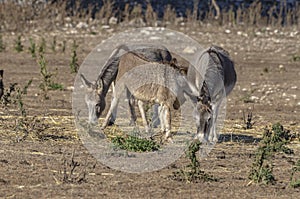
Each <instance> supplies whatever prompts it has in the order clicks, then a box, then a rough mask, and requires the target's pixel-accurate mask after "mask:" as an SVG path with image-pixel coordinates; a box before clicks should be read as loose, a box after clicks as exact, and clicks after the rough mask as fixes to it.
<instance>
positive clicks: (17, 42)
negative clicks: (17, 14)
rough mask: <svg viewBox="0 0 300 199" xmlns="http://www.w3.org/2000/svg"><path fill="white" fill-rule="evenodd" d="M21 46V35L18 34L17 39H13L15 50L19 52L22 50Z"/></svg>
mask: <svg viewBox="0 0 300 199" xmlns="http://www.w3.org/2000/svg"><path fill="white" fill-rule="evenodd" d="M23 48H24V46H23V44H22V41H21V36H20V35H19V36H18V37H17V40H15V50H16V51H17V52H18V53H19V52H22V51H23Z"/></svg>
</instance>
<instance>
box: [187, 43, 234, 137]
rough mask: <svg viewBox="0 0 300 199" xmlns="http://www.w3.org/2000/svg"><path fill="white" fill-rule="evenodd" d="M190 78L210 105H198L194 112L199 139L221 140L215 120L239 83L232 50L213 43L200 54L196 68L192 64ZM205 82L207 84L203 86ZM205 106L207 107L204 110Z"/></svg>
mask: <svg viewBox="0 0 300 199" xmlns="http://www.w3.org/2000/svg"><path fill="white" fill-rule="evenodd" d="M187 78H188V81H190V82H191V83H193V84H194V85H195V86H196V87H197V89H198V90H199V89H201V90H202V92H201V93H202V94H201V101H202V102H203V104H207V106H199V103H198V105H197V106H198V107H197V108H196V110H195V111H198V113H197V112H196V113H194V116H195V119H196V125H197V136H199V137H198V138H199V139H200V140H203V139H204V140H206V141H208V140H209V141H213V142H217V141H218V135H217V132H216V121H217V116H218V114H219V109H220V106H221V103H222V100H223V99H224V98H225V97H226V96H227V95H228V94H229V93H230V92H231V91H232V89H233V88H234V86H235V84H236V80H237V77H236V72H235V69H234V63H233V61H232V60H231V58H230V56H229V53H228V52H227V51H226V50H224V49H223V48H221V47H219V46H215V45H212V46H211V47H209V48H208V49H206V50H204V51H203V52H202V54H201V55H200V56H199V58H198V61H197V63H196V66H195V67H191V66H190V67H189V68H188V72H187ZM204 84H206V86H204ZM203 109H204V110H203Z"/></svg>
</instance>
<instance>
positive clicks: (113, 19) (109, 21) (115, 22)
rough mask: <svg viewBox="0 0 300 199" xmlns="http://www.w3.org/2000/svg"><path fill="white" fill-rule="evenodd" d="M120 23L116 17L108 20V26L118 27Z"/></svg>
mask: <svg viewBox="0 0 300 199" xmlns="http://www.w3.org/2000/svg"><path fill="white" fill-rule="evenodd" d="M117 23H118V19H117V18H116V17H111V18H109V20H108V24H110V25H116V24H117Z"/></svg>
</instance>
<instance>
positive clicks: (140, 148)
mask: <svg viewBox="0 0 300 199" xmlns="http://www.w3.org/2000/svg"><path fill="white" fill-rule="evenodd" d="M112 143H113V144H114V145H115V146H116V147H118V148H120V149H123V150H127V151H134V152H150V151H157V150H158V149H159V148H160V146H159V145H158V144H157V143H156V142H154V141H153V140H147V139H145V138H139V137H136V136H132V135H127V136H116V137H114V138H113V139H112Z"/></svg>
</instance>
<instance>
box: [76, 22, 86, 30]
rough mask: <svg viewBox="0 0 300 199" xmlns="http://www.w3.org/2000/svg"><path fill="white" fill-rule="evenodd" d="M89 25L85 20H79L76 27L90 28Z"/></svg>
mask: <svg viewBox="0 0 300 199" xmlns="http://www.w3.org/2000/svg"><path fill="white" fill-rule="evenodd" d="M88 27H89V25H88V24H87V23H85V22H79V23H78V24H77V25H76V28H79V29H86V28H88Z"/></svg>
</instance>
